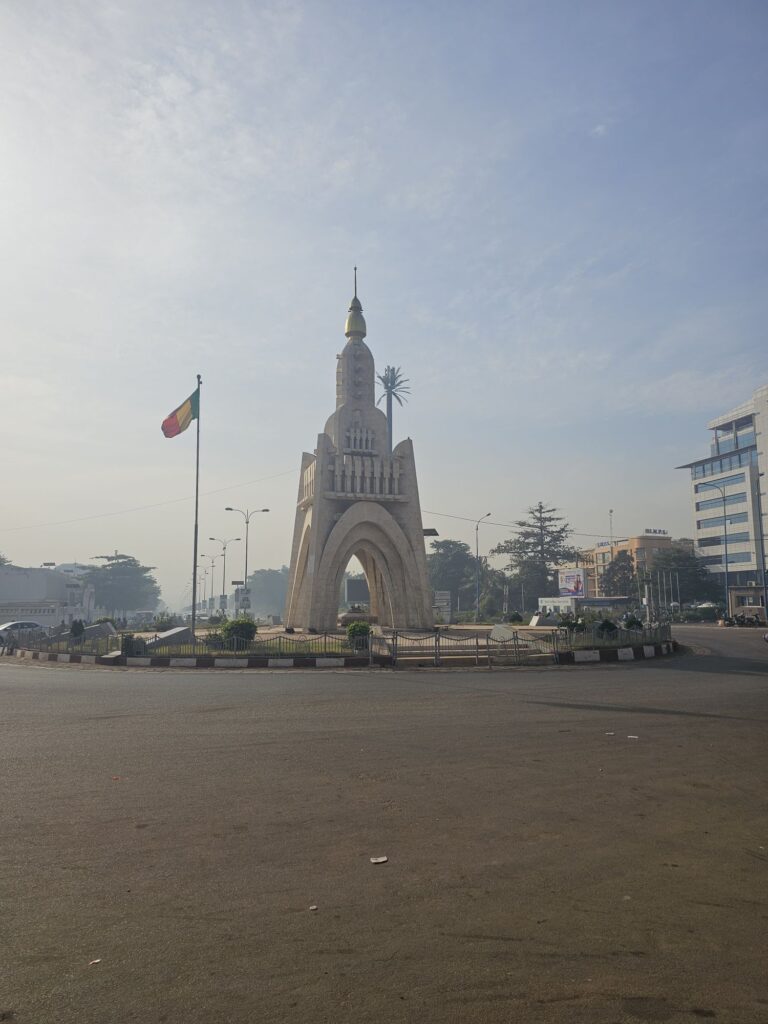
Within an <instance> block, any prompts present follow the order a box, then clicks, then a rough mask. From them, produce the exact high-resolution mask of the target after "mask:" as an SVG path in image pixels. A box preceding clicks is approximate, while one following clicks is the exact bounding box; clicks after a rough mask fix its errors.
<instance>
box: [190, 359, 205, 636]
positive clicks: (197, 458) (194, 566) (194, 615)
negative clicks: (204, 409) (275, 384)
mask: <svg viewBox="0 0 768 1024" xmlns="http://www.w3.org/2000/svg"><path fill="white" fill-rule="evenodd" d="M202 383H203V381H202V377H201V376H200V374H199V373H198V375H197V451H196V453H195V539H194V543H193V545H192V547H193V555H192V643H193V644H194V643H195V625H196V624H197V509H198V504H199V501H200V385H201V384H202Z"/></svg>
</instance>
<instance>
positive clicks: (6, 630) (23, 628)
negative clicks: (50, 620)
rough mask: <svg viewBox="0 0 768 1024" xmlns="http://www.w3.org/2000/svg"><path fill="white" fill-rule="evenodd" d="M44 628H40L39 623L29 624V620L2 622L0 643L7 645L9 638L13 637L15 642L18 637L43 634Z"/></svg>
mask: <svg viewBox="0 0 768 1024" xmlns="http://www.w3.org/2000/svg"><path fill="white" fill-rule="evenodd" d="M44 631H45V627H44V626H41V625H40V623H39V622H31V621H30V620H29V619H19V620H18V621H16V622H4V623H3V624H2V626H0V643H7V642H8V637H9V636H11V635H12V636H14V637H15V638H16V639H17V640H18V638H19V635H25V634H27V635H28V634H30V633H35V634H37V633H43V632H44Z"/></svg>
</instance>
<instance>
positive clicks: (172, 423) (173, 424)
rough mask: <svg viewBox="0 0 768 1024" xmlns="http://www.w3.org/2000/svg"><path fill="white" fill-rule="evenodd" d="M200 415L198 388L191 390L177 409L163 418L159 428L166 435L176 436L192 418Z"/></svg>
mask: <svg viewBox="0 0 768 1024" xmlns="http://www.w3.org/2000/svg"><path fill="white" fill-rule="evenodd" d="M199 415H200V390H199V388H198V389H197V390H195V391H193V392H192V394H191V395H190V396H189V398H188V399H187V400H186V402H182V403H181V405H180V406H179V407H178V409H174V410H173V412H172V413H171V414H170V416H167V417H166V418H165V419H164V420H163V424H162V427H161V430H162V431H163V433H164V434H165V436H166V437H176V435H177V434H181V433H183V432H184V431H185V430H186V429H187V427H188V426H189V424H190V423H191V422H192V420H196V419H197V418H198V416H199Z"/></svg>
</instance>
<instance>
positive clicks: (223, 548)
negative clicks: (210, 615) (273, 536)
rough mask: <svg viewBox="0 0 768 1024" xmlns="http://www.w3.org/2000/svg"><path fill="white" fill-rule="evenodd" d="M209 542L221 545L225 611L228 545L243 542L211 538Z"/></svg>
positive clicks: (222, 590) (235, 538)
mask: <svg viewBox="0 0 768 1024" xmlns="http://www.w3.org/2000/svg"><path fill="white" fill-rule="evenodd" d="M208 540H213V541H216V543H217V544H221V555H222V563H221V598H222V599H221V609H220V610H221V611H224V601H225V600H226V597H227V544H232V543H233V542H234V541H237V540H242V537H229V538H228V539H227V540H222V539H221V538H220V537H209V538H208Z"/></svg>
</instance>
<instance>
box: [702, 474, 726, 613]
mask: <svg viewBox="0 0 768 1024" xmlns="http://www.w3.org/2000/svg"><path fill="white" fill-rule="evenodd" d="M708 487H711V488H712V489H713V490H715V491H719V492H720V497H721V499H722V502H723V545H724V547H725V560H724V568H725V614H726V617H727V616H728V615H730V614H731V604H730V601H729V599H728V514H727V512H726V509H725V491H724V490H723V488H722V487H721V486H720V485H719V484H699V494H701V492H702V491H704V490H706V489H707V488H708Z"/></svg>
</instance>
